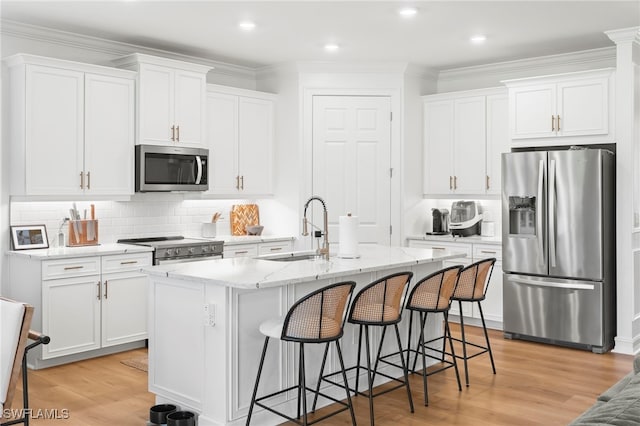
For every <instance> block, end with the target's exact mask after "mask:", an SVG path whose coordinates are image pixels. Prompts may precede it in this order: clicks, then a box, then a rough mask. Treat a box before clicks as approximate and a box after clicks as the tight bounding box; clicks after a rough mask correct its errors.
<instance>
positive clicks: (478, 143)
mask: <svg viewBox="0 0 640 426" xmlns="http://www.w3.org/2000/svg"><path fill="white" fill-rule="evenodd" d="M423 100H424V138H425V144H424V148H425V149H424V155H425V157H424V167H425V169H424V193H425V194H429V195H452V194H460V195H484V194H498V193H499V191H500V155H501V154H502V152H507V151H508V136H507V109H506V107H507V96H506V91H505V90H500V89H491V90H481V91H468V92H458V93H446V94H438V95H429V96H424V97H423Z"/></svg>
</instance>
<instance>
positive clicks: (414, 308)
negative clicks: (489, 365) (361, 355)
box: [405, 265, 463, 406]
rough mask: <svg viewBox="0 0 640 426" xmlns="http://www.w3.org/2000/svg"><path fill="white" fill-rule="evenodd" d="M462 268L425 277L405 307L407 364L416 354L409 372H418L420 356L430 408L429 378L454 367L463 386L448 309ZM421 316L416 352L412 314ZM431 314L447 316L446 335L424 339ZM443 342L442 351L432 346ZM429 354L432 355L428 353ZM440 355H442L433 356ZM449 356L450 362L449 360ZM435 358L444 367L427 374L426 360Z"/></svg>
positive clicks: (445, 318)
mask: <svg viewBox="0 0 640 426" xmlns="http://www.w3.org/2000/svg"><path fill="white" fill-rule="evenodd" d="M462 268H463V267H462V265H455V266H450V267H448V268H444V269H440V270H439V271H436V272H434V273H432V274H430V275H428V276H426V277H425V278H423V279H421V280H420V281H418V282H417V283H416V285H415V286H414V287H413V289H412V290H411V293H409V298H408V299H407V303H406V305H405V309H407V310H409V311H410V314H409V337H408V339H407V342H408V343H407V365H409V362H410V359H409V358H410V355H411V353H413V354H414V355H415V356H414V358H413V366H412V368H410V371H411V372H413V373H415V372H416V363H417V361H418V355H421V357H422V385H423V390H424V405H425V406H427V405H429V397H428V392H427V377H428V376H431V375H432V374H435V373H439V372H441V371H444V370H447V369H449V368H451V367H453V368H454V369H455V372H456V379H457V381H458V390H459V391H462V386H461V384H460V374H459V372H458V363H457V361H456V353H455V350H454V348H453V340H452V338H451V329H450V328H449V308H450V307H451V296H452V295H453V292H454V290H455V288H456V285H457V284H458V278H459V276H460V271H462ZM414 313H418V314H419V317H420V324H419V325H420V336H419V338H418V344H417V347H416V348H415V349H412V348H411V330H412V325H413V316H414V315H413V314H414ZM429 313H442V314H443V317H444V334H443V335H442V336H441V337H436V338H434V339H431V340H428V341H426V342H425V340H424V327H425V324H426V322H427V315H428V314H429ZM439 340H442V348H435V347H434V346H433V344H434V343H435V342H437V341H439ZM447 341H448V342H449V348H450V352H447V351H446V343H447ZM427 351H429V352H427ZM432 352H437V353H439V354H440V356H438V357H436V356H434V355H432ZM447 356H448V359H447ZM427 357H428V358H431V359H436V360H438V361H440V362H442V363H443V364H444V365H442V366H440V367H439V368H437V369H432V370H431V371H430V372H427V365H426V358H427Z"/></svg>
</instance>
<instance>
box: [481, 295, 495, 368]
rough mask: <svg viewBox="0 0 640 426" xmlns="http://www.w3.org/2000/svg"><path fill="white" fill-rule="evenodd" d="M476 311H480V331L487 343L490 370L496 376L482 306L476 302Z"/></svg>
mask: <svg viewBox="0 0 640 426" xmlns="http://www.w3.org/2000/svg"><path fill="white" fill-rule="evenodd" d="M478 309H479V310H480V319H481V320H482V329H483V330H484V339H485V340H486V341H487V351H489V359H490V360H491V369H492V370H493V374H496V364H495V363H494V362H493V352H491V344H490V343H489V333H487V325H486V324H485V322H484V313H483V312H482V305H481V304H480V302H479V301H478Z"/></svg>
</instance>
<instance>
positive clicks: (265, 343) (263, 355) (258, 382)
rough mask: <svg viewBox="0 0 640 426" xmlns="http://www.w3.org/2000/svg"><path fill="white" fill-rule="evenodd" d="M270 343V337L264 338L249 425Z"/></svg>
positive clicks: (248, 420)
mask: <svg viewBox="0 0 640 426" xmlns="http://www.w3.org/2000/svg"><path fill="white" fill-rule="evenodd" d="M268 344H269V337H265V338H264V346H263V347H262V356H261V357H260V364H259V365H258V375H257V376H256V384H255V385H254V386H253V395H252V396H251V404H250V405H249V413H248V414H247V423H246V425H247V426H249V423H250V422H251V414H252V413H253V407H254V406H255V404H256V396H257V395H258V385H259V384H260V376H261V375H262V367H263V366H264V358H265V356H266V355H267V345H268Z"/></svg>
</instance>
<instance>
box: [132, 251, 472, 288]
mask: <svg viewBox="0 0 640 426" xmlns="http://www.w3.org/2000/svg"><path fill="white" fill-rule="evenodd" d="M332 249H333V250H334V252H335V253H338V251H337V249H336V248H335V246H332ZM359 253H360V258H358V259H341V258H338V257H331V258H330V259H329V260H328V261H327V260H300V261H295V262H274V261H269V260H265V259H255V258H249V257H240V258H229V259H214V260H203V261H200V262H188V263H176V264H168V265H159V266H151V267H147V268H144V269H143V272H146V273H148V274H150V275H157V276H166V277H169V278H175V279H178V280H186V281H196V282H202V283H205V284H217V285H224V286H231V287H238V288H256V287H258V288H264V287H276V286H281V285H287V284H295V283H301V282H308V281H314V280H319V279H326V278H333V277H346V276H348V275H353V274H357V273H361V272H373V271H378V270H384V269H390V268H401V267H409V266H412V265H416V264H422V263H429V262H435V261H441V260H445V259H452V258H456V257H464V256H465V254H464V253H460V252H455V251H448V250H444V251H443V250H430V249H422V248H409V247H388V246H380V245H360V247H359Z"/></svg>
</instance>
